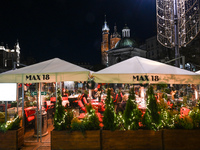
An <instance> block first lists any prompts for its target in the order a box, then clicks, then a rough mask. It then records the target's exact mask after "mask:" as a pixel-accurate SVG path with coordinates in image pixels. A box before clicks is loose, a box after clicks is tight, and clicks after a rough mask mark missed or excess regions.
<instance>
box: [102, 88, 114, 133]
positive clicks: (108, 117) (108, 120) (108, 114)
mask: <svg viewBox="0 0 200 150" xmlns="http://www.w3.org/2000/svg"><path fill="white" fill-rule="evenodd" d="M105 104H106V106H105V108H106V109H105V111H104V117H103V124H104V127H103V128H104V129H105V130H112V131H113V130H115V129H116V121H115V120H116V114H115V111H114V103H113V99H112V97H111V90H110V89H108V91H107V97H106V100H105Z"/></svg>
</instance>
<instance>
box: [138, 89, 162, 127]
mask: <svg viewBox="0 0 200 150" xmlns="http://www.w3.org/2000/svg"><path fill="white" fill-rule="evenodd" d="M147 95H148V97H147V109H146V111H145V114H144V116H143V119H142V123H143V125H144V127H145V128H147V129H150V130H159V128H160V127H161V119H160V115H159V114H158V106H157V101H156V98H155V95H154V91H153V87H152V86H150V87H149V88H148V91H147Z"/></svg>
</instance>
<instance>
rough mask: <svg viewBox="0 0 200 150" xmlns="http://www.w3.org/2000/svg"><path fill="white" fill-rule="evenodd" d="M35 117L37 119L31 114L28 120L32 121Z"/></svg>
mask: <svg viewBox="0 0 200 150" xmlns="http://www.w3.org/2000/svg"><path fill="white" fill-rule="evenodd" d="M34 119H35V116H30V117H28V118H27V121H28V122H30V121H32V120H34Z"/></svg>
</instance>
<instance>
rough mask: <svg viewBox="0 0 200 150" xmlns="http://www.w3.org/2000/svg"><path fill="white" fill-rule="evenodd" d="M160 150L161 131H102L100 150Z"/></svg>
mask: <svg viewBox="0 0 200 150" xmlns="http://www.w3.org/2000/svg"><path fill="white" fill-rule="evenodd" d="M127 149H128V150H130V149H131V150H147V149H148V150H161V149H162V131H153V130H137V131H130V130H129V131H119V130H116V131H108V130H102V150H127Z"/></svg>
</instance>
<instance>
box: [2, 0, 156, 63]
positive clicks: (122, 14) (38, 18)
mask: <svg viewBox="0 0 200 150" xmlns="http://www.w3.org/2000/svg"><path fill="white" fill-rule="evenodd" d="M105 15H106V20H107V23H108V25H109V27H110V33H113V27H114V24H115V23H116V25H117V29H118V32H121V30H122V28H123V27H124V25H125V24H127V26H128V27H129V28H130V29H131V37H132V38H134V39H135V40H136V41H137V42H138V43H139V44H141V43H144V41H145V39H146V38H149V37H151V36H154V35H156V0H1V1H0V42H4V45H6V44H8V47H9V48H10V49H12V48H13V46H14V44H15V43H16V41H17V39H18V40H19V44H20V48H21V57H22V59H25V58H29V57H33V58H35V59H36V61H37V62H40V61H44V60H48V59H52V58H55V57H58V58H61V59H64V60H66V61H69V62H72V63H81V62H87V63H90V64H92V65H93V64H99V63H100V61H101V59H100V50H101V40H102V26H103V24H104V20H105V17H104V16H105Z"/></svg>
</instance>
